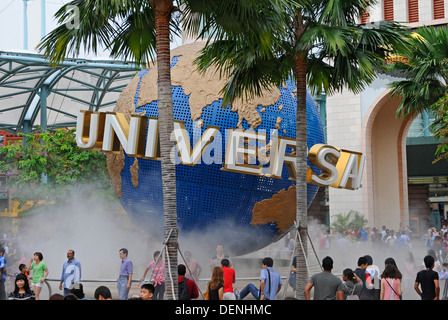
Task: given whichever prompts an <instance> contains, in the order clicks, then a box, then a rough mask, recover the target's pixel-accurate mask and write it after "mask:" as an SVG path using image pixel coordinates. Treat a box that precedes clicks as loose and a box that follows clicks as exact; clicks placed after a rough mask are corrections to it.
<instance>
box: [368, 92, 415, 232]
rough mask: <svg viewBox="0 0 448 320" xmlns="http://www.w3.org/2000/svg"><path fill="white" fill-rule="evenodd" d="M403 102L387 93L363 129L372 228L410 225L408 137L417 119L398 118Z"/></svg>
mask: <svg viewBox="0 0 448 320" xmlns="http://www.w3.org/2000/svg"><path fill="white" fill-rule="evenodd" d="M399 103H400V100H399V99H398V98H396V97H391V96H390V90H385V91H384V92H383V93H382V94H380V95H379V96H378V97H377V98H376V99H375V101H373V103H372V104H371V106H370V107H369V109H368V110H367V113H366V115H365V117H364V121H363V126H362V134H363V136H362V141H363V152H364V153H365V154H366V164H365V171H364V176H363V192H364V213H365V216H366V218H367V219H368V221H369V224H370V225H372V226H377V227H381V226H382V225H386V227H388V228H390V229H395V230H396V229H397V228H398V226H399V225H400V223H403V224H405V225H409V205H408V183H407V180H408V176H407V165H406V135H407V132H408V130H409V127H410V126H411V124H412V121H413V119H414V118H413V117H407V118H397V117H396V116H395V112H396V110H397V107H398V105H399Z"/></svg>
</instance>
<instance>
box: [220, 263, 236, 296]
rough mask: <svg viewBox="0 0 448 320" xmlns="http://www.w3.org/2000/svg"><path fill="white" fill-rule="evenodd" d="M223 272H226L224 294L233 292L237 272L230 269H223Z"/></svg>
mask: <svg viewBox="0 0 448 320" xmlns="http://www.w3.org/2000/svg"><path fill="white" fill-rule="evenodd" d="M222 271H224V292H233V282H234V281H235V270H234V269H232V268H228V267H222Z"/></svg>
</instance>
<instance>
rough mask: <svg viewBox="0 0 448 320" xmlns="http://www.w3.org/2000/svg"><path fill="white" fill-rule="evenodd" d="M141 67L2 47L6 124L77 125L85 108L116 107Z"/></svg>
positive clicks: (0, 100) (24, 127)
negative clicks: (55, 61) (54, 60)
mask: <svg viewBox="0 0 448 320" xmlns="http://www.w3.org/2000/svg"><path fill="white" fill-rule="evenodd" d="M139 69H140V68H139V67H138V66H136V65H134V64H132V63H126V62H123V61H116V60H85V59H67V60H65V61H64V62H62V63H61V64H60V65H58V66H57V67H52V66H50V62H49V60H47V59H45V58H44V57H43V56H41V55H39V54H35V53H28V52H6V51H0V130H5V131H8V132H10V133H13V134H17V133H18V132H25V133H29V132H31V131H33V130H35V129H36V128H37V126H40V127H42V128H44V129H49V130H51V129H57V128H66V127H74V126H76V117H77V113H78V111H79V110H91V111H112V110H113V108H114V105H115V102H116V101H117V99H118V97H119V95H120V93H121V91H122V90H123V89H124V88H125V87H126V86H127V84H128V83H129V81H130V79H131V78H132V77H133V76H134V75H135V74H136V72H137V71H138V70H139Z"/></svg>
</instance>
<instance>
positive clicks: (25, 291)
mask: <svg viewBox="0 0 448 320" xmlns="http://www.w3.org/2000/svg"><path fill="white" fill-rule="evenodd" d="M447 231H448V229H447V228H446V226H445V225H444V226H442V228H441V229H440V230H438V229H437V228H435V227H430V228H429V229H428V231H427V233H426V234H425V235H424V237H423V238H422V241H423V243H424V249H425V250H426V254H425V255H424V257H423V259H422V261H421V263H419V262H418V261H416V260H415V258H414V256H413V244H412V241H411V231H410V229H409V228H408V227H402V226H400V229H399V230H397V231H394V230H389V229H388V228H386V226H383V227H382V230H381V231H380V230H377V229H376V228H372V229H371V230H370V229H368V228H365V227H363V228H361V230H359V231H357V232H353V231H352V230H346V231H345V232H344V233H342V234H332V233H331V232H329V231H326V232H324V234H323V235H322V236H321V237H320V240H319V241H320V246H319V249H320V254H321V255H322V256H324V255H325V257H324V258H323V259H322V260H321V261H320V263H321V269H322V271H321V272H317V273H314V274H310V275H309V282H308V284H307V285H306V287H305V290H304V292H303V294H304V296H305V299H314V300H328V299H330V300H331V299H333V300H402V299H403V294H404V291H403V279H404V278H408V279H409V278H412V279H414V281H413V290H414V292H415V293H416V294H417V295H418V296H420V297H421V299H422V300H437V299H441V298H443V297H442V295H441V289H440V287H441V286H440V283H439V280H445V279H448V263H447V261H446V260H447V259H448V258H447V257H448V255H447V252H448V251H447V250H448V241H447V234H448V232H447ZM366 242H369V243H370V244H371V246H372V247H374V246H378V247H381V246H384V247H388V248H398V249H399V250H400V253H401V254H405V262H406V263H405V264H404V265H403V266H401V267H400V268H399V267H398V265H397V263H396V261H395V259H394V258H392V257H388V258H387V259H386V260H385V261H384V267H383V268H381V269H380V268H379V267H378V266H376V265H374V264H373V259H372V257H371V256H370V255H362V256H360V257H358V260H357V266H356V267H350V268H344V269H343V270H342V272H341V275H340V276H339V275H336V274H334V273H333V268H334V261H333V258H332V257H331V256H332V254H333V252H335V251H333V250H337V249H340V248H343V247H345V246H347V245H351V246H356V245H359V244H362V243H366ZM402 249H406V250H402ZM391 252H394V251H391ZM395 252H396V251H395ZM15 254H16V253H15V252H14V249H13V248H12V246H11V242H6V241H0V271H1V277H0V300H7V299H9V300H39V299H41V298H40V294H41V290H42V287H43V284H44V283H45V280H46V278H47V277H48V274H49V270H48V266H47V264H46V263H45V261H44V258H43V254H42V253H41V252H35V253H34V255H33V258H31V259H30V260H29V261H27V262H28V263H24V262H25V261H19V262H22V263H18V271H19V272H18V273H16V274H15V275H14V276H15V279H14V289H13V290H12V291H10V292H6V291H5V280H6V278H7V272H6V268H7V265H8V262H7V261H8V260H11V261H15V262H16V257H15ZM118 254H119V257H120V259H121V264H120V268H119V273H118V278H117V292H118V296H117V297H114V298H115V299H120V300H164V299H166V298H170V297H166V296H165V288H166V287H165V282H166V277H165V274H166V272H167V270H166V267H165V260H164V259H163V255H162V254H161V252H160V251H155V252H154V254H153V261H151V262H149V263H148V265H147V267H146V268H145V271H144V273H143V276H142V277H141V278H139V281H138V287H139V290H140V294H137V295H135V294H134V295H131V296H129V293H130V289H131V286H132V283H133V281H134V282H136V280H133V275H134V270H133V269H134V268H133V262H132V261H131V259H130V258H129V257H128V250H127V249H126V248H122V249H120V250H119V251H118ZM182 257H183V258H184V259H185V260H184V261H185V262H186V263H181V264H179V265H178V268H177V269H178V270H177V271H178V272H177V273H178V274H177V280H178V296H177V299H178V300H193V299H200V298H201V297H200V290H199V289H198V280H199V276H200V275H201V273H202V271H203V269H202V266H201V265H200V264H199V263H198V262H197V261H196V260H194V259H193V258H192V255H191V252H189V251H187V252H185V256H182ZM16 263H17V262H16ZM260 267H261V270H260V276H259V281H258V282H256V283H249V284H247V285H246V286H244V288H241V290H237V288H236V287H235V283H236V279H237V277H236V273H237V270H235V269H234V266H233V264H232V259H231V258H230V257H229V256H228V255H227V254H225V253H224V247H223V245H221V244H219V245H217V247H216V255H215V256H213V257H212V258H211V259H210V261H209V268H210V272H211V277H210V281H208V282H207V285H206V290H205V293H204V294H202V293H201V295H202V298H203V299H206V300H242V299H245V298H246V297H247V296H248V295H251V296H252V297H253V299H256V300H274V299H278V298H279V297H278V293H279V292H280V290H281V288H282V287H283V286H284V284H283V282H282V276H281V275H280V273H279V272H278V271H277V270H276V269H275V268H274V259H273V258H271V257H265V258H264V259H263V260H262V262H261V266H260ZM296 267H297V260H296V259H295V257H294V260H292V265H291V269H290V275H289V278H288V281H287V284H286V285H290V287H291V288H292V289H293V290H295V278H296V275H295V272H296ZM81 276H82V274H81V263H80V262H79V261H77V260H76V258H75V251H74V250H72V249H70V250H68V251H67V260H66V261H65V262H64V263H63V265H62V274H61V277H60V283H59V290H60V293H55V294H53V295H51V296H50V298H49V299H50V300H84V299H87V298H86V296H85V293H84V288H83V285H82V277H81ZM93 298H94V299H95V300H103V299H106V300H107V299H112V298H113V297H112V292H111V290H110V288H108V287H107V286H103V285H101V286H99V287H97V288H96V290H95V292H94V294H93Z"/></svg>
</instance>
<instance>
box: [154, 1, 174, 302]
mask: <svg viewBox="0 0 448 320" xmlns="http://www.w3.org/2000/svg"><path fill="white" fill-rule="evenodd" d="M150 5H152V6H153V8H154V11H155V26H156V50H157V72H158V112H159V140H160V141H159V142H160V155H161V158H162V161H161V163H162V189H163V216H164V237H165V240H167V239H166V238H167V237H168V235H169V234H170V232H171V231H172V232H171V236H170V238H169V239H168V241H167V245H166V249H167V250H166V251H167V253H168V254H167V255H165V263H166V267H167V268H168V266H169V270H168V271H169V274H171V278H170V275H169V274H167V296H168V297H171V298H172V299H173V300H177V287H178V286H177V247H178V244H177V239H178V229H177V211H176V167H175V164H174V163H173V162H172V161H171V158H170V152H171V150H172V148H173V146H174V144H173V142H172V141H170V135H171V133H172V132H173V130H174V122H173V94H172V89H171V68H170V63H171V55H170V54H171V53H170V29H169V27H170V19H171V12H172V9H173V2H172V0H153V1H150Z"/></svg>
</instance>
